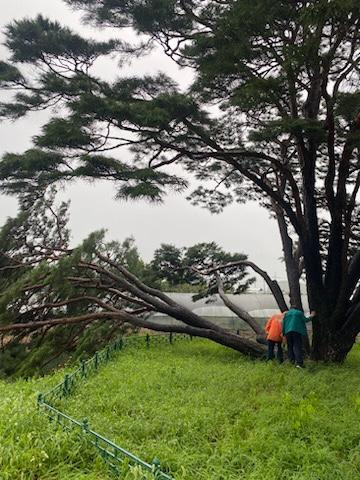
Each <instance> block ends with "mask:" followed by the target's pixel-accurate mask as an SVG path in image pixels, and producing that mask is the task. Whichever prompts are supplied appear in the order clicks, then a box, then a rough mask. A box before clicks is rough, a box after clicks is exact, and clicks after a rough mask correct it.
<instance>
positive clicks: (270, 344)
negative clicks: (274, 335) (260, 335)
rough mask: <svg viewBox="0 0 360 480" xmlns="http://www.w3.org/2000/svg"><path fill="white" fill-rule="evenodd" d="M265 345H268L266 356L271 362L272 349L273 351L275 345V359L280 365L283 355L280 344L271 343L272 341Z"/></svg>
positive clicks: (272, 356)
mask: <svg viewBox="0 0 360 480" xmlns="http://www.w3.org/2000/svg"><path fill="white" fill-rule="evenodd" d="M267 343H268V354H267V358H268V360H272V359H273V358H274V349H275V345H277V352H276V358H277V359H278V360H279V362H280V363H282V362H283V361H284V354H283V349H282V346H281V342H273V341H272V340H268V341H267Z"/></svg>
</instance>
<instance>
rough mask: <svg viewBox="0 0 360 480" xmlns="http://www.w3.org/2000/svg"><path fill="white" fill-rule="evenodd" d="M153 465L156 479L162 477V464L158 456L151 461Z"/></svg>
mask: <svg viewBox="0 0 360 480" xmlns="http://www.w3.org/2000/svg"><path fill="white" fill-rule="evenodd" d="M151 465H152V467H153V473H154V477H155V480H156V479H158V478H161V465H160V460H159V459H158V458H154V460H153V461H152V462H151Z"/></svg>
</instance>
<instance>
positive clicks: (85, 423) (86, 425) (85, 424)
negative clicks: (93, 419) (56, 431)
mask: <svg viewBox="0 0 360 480" xmlns="http://www.w3.org/2000/svg"><path fill="white" fill-rule="evenodd" d="M82 428H83V431H84V433H88V432H89V430H90V425H89V420H88V419H87V418H84V420H83V422H82Z"/></svg>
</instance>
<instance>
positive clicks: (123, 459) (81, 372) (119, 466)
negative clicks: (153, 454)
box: [37, 333, 192, 480]
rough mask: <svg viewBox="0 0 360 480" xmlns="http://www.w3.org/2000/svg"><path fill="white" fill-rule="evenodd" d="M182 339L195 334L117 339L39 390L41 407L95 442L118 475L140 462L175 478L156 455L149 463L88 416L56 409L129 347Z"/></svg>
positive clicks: (158, 477)
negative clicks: (45, 389)
mask: <svg viewBox="0 0 360 480" xmlns="http://www.w3.org/2000/svg"><path fill="white" fill-rule="evenodd" d="M179 339H190V340H191V339H192V337H190V336H188V335H181V334H173V333H170V334H169V335H143V336H140V335H132V336H128V337H122V338H120V339H119V340H116V341H115V342H114V343H112V344H111V345H109V346H108V347H106V348H104V349H103V350H101V351H100V352H97V353H95V355H94V356H93V357H92V358H90V359H89V360H87V361H82V362H81V364H80V366H79V367H78V368H77V369H76V370H74V372H73V373H71V374H70V375H69V374H67V375H65V377H64V380H63V381H62V382H61V383H59V384H58V385H56V387H54V388H53V389H52V390H50V391H49V392H47V393H39V395H38V398H37V404H38V407H39V410H40V411H41V412H43V413H44V414H45V415H47V416H48V418H49V420H50V421H53V422H56V423H58V424H59V425H61V427H62V428H63V429H64V430H67V431H74V430H75V431H77V432H78V434H79V435H80V436H81V437H82V438H84V439H85V440H86V441H87V443H88V444H89V445H93V446H94V447H95V448H96V449H97V450H98V451H99V453H100V455H101V457H102V458H103V459H104V461H105V462H106V463H107V464H108V466H109V467H110V469H111V471H112V472H113V473H114V474H115V475H120V473H121V471H123V469H124V466H126V465H127V464H130V465H139V466H140V467H141V468H142V469H144V471H147V472H150V473H151V474H152V475H153V476H154V478H155V480H174V479H173V478H172V477H171V476H169V475H168V474H166V473H165V472H163V471H162V469H161V464H160V461H159V460H158V459H156V458H155V459H154V460H153V461H152V463H148V462H145V461H144V460H142V459H141V458H138V457H137V456H136V455H134V454H132V453H131V452H128V451H127V450H125V449H124V448H122V447H119V446H118V445H116V444H115V443H113V442H112V441H111V440H108V439H107V438H105V437H103V436H102V435H100V434H99V433H97V432H95V431H94V430H92V429H91V428H90V424H89V422H88V420H87V419H82V420H76V419H74V418H72V417H70V416H69V415H66V414H65V413H64V412H62V411H60V410H59V409H58V408H56V402H57V401H58V400H61V399H63V398H65V397H68V396H69V395H71V394H72V393H73V391H74V390H75V388H76V387H77V386H78V385H79V384H80V383H82V382H84V381H85V380H86V379H87V378H88V377H89V375H91V374H94V373H96V372H97V370H98V369H99V368H100V366H102V365H104V364H106V363H107V362H109V361H110V360H111V359H113V358H114V356H115V355H117V354H118V353H119V352H121V351H122V350H123V349H124V348H125V347H137V346H138V347H140V346H141V347H142V348H143V347H144V345H145V346H146V348H150V346H152V345H158V344H159V343H164V342H166V343H170V344H172V343H173V342H175V341H177V340H179Z"/></svg>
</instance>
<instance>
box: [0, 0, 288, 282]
mask: <svg viewBox="0 0 360 480" xmlns="http://www.w3.org/2000/svg"><path fill="white" fill-rule="evenodd" d="M39 13H41V14H42V15H44V16H47V17H50V18H52V19H57V20H58V21H60V22H61V23H64V24H66V25H68V26H70V27H72V28H74V29H76V30H77V31H81V32H82V33H83V34H85V35H86V34H87V35H91V36H93V37H94V36H95V37H97V38H104V35H105V34H104V33H103V32H100V31H95V30H92V29H91V28H90V27H85V26H84V25H81V23H80V15H79V14H77V13H74V12H73V11H71V10H70V9H69V8H68V7H67V6H66V5H65V4H64V3H62V1H61V0H27V1H24V0H1V17H0V24H1V29H2V30H3V27H4V26H5V25H6V24H7V23H9V22H11V21H13V20H14V19H20V18H22V17H25V16H26V17H33V16H35V15H37V14H39ZM114 34H116V35H119V34H120V33H119V32H116V33H114V32H107V33H106V36H107V37H108V36H113V35H114ZM1 39H2V40H1V43H2V41H3V37H1ZM0 55H1V58H2V59H4V58H6V55H7V53H6V50H5V49H4V47H2V46H1V47H0ZM116 68H117V66H116V62H114V61H112V62H111V61H110V60H108V61H104V62H102V63H101V69H102V72H101V73H102V74H103V75H105V76H112V75H113V74H114V73H115V74H116ZM127 68H129V67H127ZM158 71H164V72H166V73H167V74H168V75H170V76H171V77H173V78H174V79H175V80H176V81H178V82H179V83H180V84H181V85H183V86H185V85H186V84H187V83H188V82H189V81H190V80H191V72H188V71H181V72H180V71H179V70H178V68H177V66H176V65H175V64H174V63H173V62H171V61H170V60H169V59H168V58H166V57H165V55H163V54H162V53H161V52H160V51H159V52H157V53H154V54H152V55H151V57H150V58H142V59H140V60H138V61H137V62H136V63H135V64H133V65H132V66H131V68H130V69H129V72H131V73H132V74H134V73H138V74H154V73H157V72H158ZM119 73H120V72H119ZM46 118H47V114H44V113H36V114H34V115H31V116H28V117H26V118H24V119H22V120H20V121H17V122H16V123H10V122H4V123H2V124H0V139H1V142H0V155H2V154H3V153H4V152H17V153H20V152H23V151H24V150H25V149H26V148H29V147H30V146H31V138H32V136H33V135H35V134H36V133H37V132H38V131H39V128H40V127H41V125H42V124H43V123H44V121H45V120H46ZM61 196H62V197H63V198H70V199H71V229H72V235H73V239H72V241H73V243H77V242H79V241H81V239H83V238H84V237H86V236H87V235H88V233H90V232H91V231H94V230H97V229H100V228H106V229H108V237H109V238H111V239H118V240H123V239H124V238H126V237H128V236H131V235H132V236H134V237H135V239H136V243H137V245H138V248H139V251H140V253H141V254H142V256H143V257H144V258H145V259H146V260H149V259H150V258H151V256H152V254H153V251H154V250H155V249H156V248H157V247H158V246H159V245H160V244H161V243H173V244H175V245H177V246H190V245H193V244H194V243H197V242H209V241H215V242H217V243H218V244H219V245H221V246H222V247H223V248H224V249H226V250H228V251H232V252H240V251H241V252H244V253H246V254H248V256H249V258H250V259H251V260H253V261H255V262H256V263H258V264H259V266H261V267H263V268H265V269H266V270H268V272H269V273H270V274H271V275H273V276H275V277H276V278H278V279H279V278H280V279H281V278H284V267H283V263H282V262H281V261H280V260H279V259H280V256H281V247H280V243H279V234H278V232H277V228H276V224H275V222H274V221H273V220H270V219H269V218H268V214H267V212H266V211H264V210H263V209H261V208H260V207H258V206H257V205H256V204H254V203H251V204H247V205H233V206H231V207H228V208H227V209H226V210H225V211H224V213H222V214H220V215H211V214H210V213H208V212H207V211H206V210H203V209H200V208H199V207H193V206H191V205H190V204H189V203H188V202H187V201H186V200H185V198H184V197H185V196H181V195H169V196H168V197H167V198H166V200H165V202H164V204H163V205H160V206H153V205H149V204H147V203H145V202H137V203H131V204H130V203H127V202H119V201H115V200H114V190H113V188H112V186H111V184H109V183H100V182H98V183H95V184H91V185H89V184H84V183H80V182H79V183H77V184H75V185H72V186H71V187H70V188H67V189H66V190H65V191H64V192H61ZM0 205H1V208H0V224H2V223H3V222H4V220H5V219H6V217H8V216H12V215H14V214H15V213H16V208H17V206H16V201H15V200H14V199H12V198H8V197H4V196H1V195H0ZM259 286H260V284H259Z"/></svg>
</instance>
